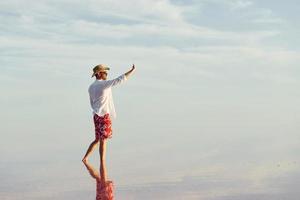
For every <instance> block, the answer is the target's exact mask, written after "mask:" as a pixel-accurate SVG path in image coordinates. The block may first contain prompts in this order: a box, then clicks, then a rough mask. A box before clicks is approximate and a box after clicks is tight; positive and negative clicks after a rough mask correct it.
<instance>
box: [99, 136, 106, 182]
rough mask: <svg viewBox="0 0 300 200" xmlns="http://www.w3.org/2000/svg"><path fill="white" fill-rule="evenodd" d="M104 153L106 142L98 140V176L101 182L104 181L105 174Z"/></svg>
mask: <svg viewBox="0 0 300 200" xmlns="http://www.w3.org/2000/svg"><path fill="white" fill-rule="evenodd" d="M105 152H106V141H105V140H102V139H100V146H99V153H100V161H101V163H100V174H101V178H102V180H104V182H105V180H106V173H105Z"/></svg>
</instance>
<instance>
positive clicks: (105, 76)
mask: <svg viewBox="0 0 300 200" xmlns="http://www.w3.org/2000/svg"><path fill="white" fill-rule="evenodd" d="M99 75H100V77H101V79H103V80H106V78H107V72H99Z"/></svg>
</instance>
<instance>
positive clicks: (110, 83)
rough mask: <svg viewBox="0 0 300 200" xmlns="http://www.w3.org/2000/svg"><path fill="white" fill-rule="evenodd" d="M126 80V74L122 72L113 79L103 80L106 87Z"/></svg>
mask: <svg viewBox="0 0 300 200" xmlns="http://www.w3.org/2000/svg"><path fill="white" fill-rule="evenodd" d="M126 80H127V78H126V75H125V74H122V75H121V76H119V77H117V78H115V79H112V80H108V81H105V87H106V88H108V87H114V86H116V85H120V84H122V83H124V82H125V81H126Z"/></svg>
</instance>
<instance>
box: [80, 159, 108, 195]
mask: <svg viewBox="0 0 300 200" xmlns="http://www.w3.org/2000/svg"><path fill="white" fill-rule="evenodd" d="M84 165H85V166H86V168H87V170H88V171H89V173H90V175H91V176H92V177H93V178H94V179H95V180H96V200H113V199H114V194H113V190H114V183H113V181H111V180H107V177H106V167H105V163H101V165H100V174H99V171H97V170H96V169H95V168H94V167H93V166H92V165H91V164H90V163H88V161H86V162H84Z"/></svg>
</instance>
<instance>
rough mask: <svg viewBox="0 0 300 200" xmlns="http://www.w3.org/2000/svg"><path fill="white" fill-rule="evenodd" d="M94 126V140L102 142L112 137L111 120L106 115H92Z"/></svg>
mask: <svg viewBox="0 0 300 200" xmlns="http://www.w3.org/2000/svg"><path fill="white" fill-rule="evenodd" d="M94 125H95V138H96V140H99V139H103V140H104V139H108V138H111V137H112V126H111V119H110V117H109V114H108V113H107V114H105V115H104V116H99V115H97V114H94Z"/></svg>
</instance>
